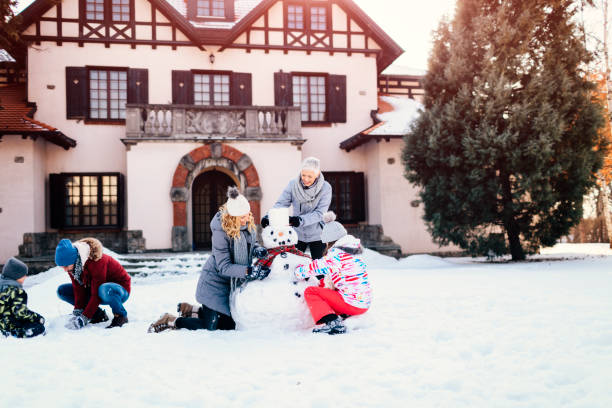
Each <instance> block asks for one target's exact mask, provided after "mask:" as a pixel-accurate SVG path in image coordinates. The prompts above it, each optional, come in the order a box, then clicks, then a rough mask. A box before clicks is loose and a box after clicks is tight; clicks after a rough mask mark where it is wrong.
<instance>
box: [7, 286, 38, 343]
mask: <svg viewBox="0 0 612 408" xmlns="http://www.w3.org/2000/svg"><path fill="white" fill-rule="evenodd" d="M27 304H28V294H27V293H26V292H25V290H23V288H22V286H21V284H20V283H19V282H17V281H15V280H12V279H0V332H2V334H4V335H5V336H14V337H34V336H38V335H39V334H41V333H44V332H45V326H44V323H45V319H44V318H43V317H42V316H41V315H39V314H38V313H36V312H33V311H31V310H30V309H28V306H27Z"/></svg>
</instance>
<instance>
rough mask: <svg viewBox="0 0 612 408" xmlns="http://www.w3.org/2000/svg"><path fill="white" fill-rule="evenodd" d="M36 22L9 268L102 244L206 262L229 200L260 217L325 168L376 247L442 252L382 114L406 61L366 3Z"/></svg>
mask: <svg viewBox="0 0 612 408" xmlns="http://www.w3.org/2000/svg"><path fill="white" fill-rule="evenodd" d="M21 18H22V21H23V31H22V33H23V38H24V39H25V40H26V42H27V44H28V45H27V49H24V50H22V51H23V52H22V54H23V56H24V58H23V62H24V63H25V72H26V81H25V82H26V83H25V84H20V83H13V84H8V85H7V84H4V85H0V106H2V108H0V120H1V122H2V123H1V126H0V138H1V141H0V166H1V167H0V169H1V171H0V208H1V210H0V225H1V227H0V263H3V262H4V261H5V260H6V259H7V258H8V257H9V256H12V255H15V254H17V253H18V252H19V254H20V255H21V256H23V257H36V256H41V255H48V254H50V253H52V251H53V249H54V247H55V245H56V243H57V242H58V240H59V238H61V237H69V238H73V239H75V238H78V237H80V236H84V235H95V236H98V237H100V238H101V239H102V241H103V242H104V244H105V246H107V247H109V248H111V249H114V250H116V251H119V252H138V251H142V250H160V251H165V250H173V251H189V250H198V249H206V248H208V247H209V246H210V230H209V225H208V224H209V222H210V218H211V216H212V215H214V213H215V212H216V210H217V208H218V207H219V205H221V204H222V203H223V202H224V201H225V197H224V195H225V191H226V188H227V186H229V185H237V186H238V187H239V188H240V190H241V191H242V192H243V193H244V194H245V195H246V197H247V198H248V199H249V200H250V203H251V207H252V209H253V212H254V215H255V217H256V218H257V219H259V217H260V216H261V215H262V214H263V213H265V211H267V209H269V208H270V207H271V206H272V205H273V204H274V202H275V201H276V199H277V198H278V196H279V195H280V193H281V191H282V189H283V188H284V187H285V185H286V184H287V183H288V181H289V180H290V179H291V178H294V177H297V175H298V172H299V166H300V162H301V161H302V159H303V158H304V157H307V156H316V157H318V158H320V159H321V162H322V167H323V171H324V176H325V177H326V179H327V180H328V181H330V183H331V184H332V187H333V191H334V195H333V202H332V207H333V209H334V210H335V211H336V212H337V214H338V216H339V219H340V221H342V222H344V223H345V224H347V225H350V226H351V231H354V232H355V233H356V234H359V235H360V236H362V238H363V239H364V242H366V244H369V245H371V246H373V247H376V248H379V249H383V250H384V249H389V248H391V249H392V250H393V251H396V252H398V253H399V251H401V252H403V253H416V252H432V251H437V250H439V248H438V246H437V245H435V244H433V243H432V241H431V237H430V235H429V234H428V232H427V231H426V228H425V226H424V224H423V221H422V220H421V213H422V209H421V208H419V207H418V202H417V201H416V198H417V195H416V190H415V189H414V188H413V187H412V186H411V185H410V184H409V183H408V182H407V181H406V180H405V178H404V177H403V168H402V164H401V160H400V150H401V146H402V141H401V132H399V133H398V134H393V132H391V133H390V132H388V131H387V132H382V133H381V132H380V129H379V130H378V132H377V128H379V127H380V126H381V123H382V122H381V119H380V117H379V116H377V115H376V114H373V113H375V112H376V110H377V109H378V107H379V100H380V101H381V103H382V104H386V103H389V101H386V102H385V101H383V100H382V99H379V96H380V95H379V94H380V91H382V92H385V90H383V88H385V87H386V88H385V89H386V91H389V83H390V82H389V81H390V79H389V77H388V76H387V77H386V78H385V77H382V76H380V74H381V72H382V71H383V70H384V69H385V68H386V67H388V66H389V65H390V64H391V63H392V62H393V61H394V60H395V59H396V58H397V57H398V56H399V55H400V54H401V53H402V52H403V50H402V49H401V48H400V47H399V46H398V45H397V44H396V43H395V42H394V41H393V40H392V39H391V38H390V37H389V36H388V35H387V34H385V32H384V31H383V30H382V29H381V28H380V27H379V26H378V25H377V24H376V23H375V22H374V21H372V19H371V18H370V17H368V15H366V14H365V13H364V12H363V11H362V10H361V9H360V8H359V7H358V6H357V5H356V4H355V3H354V2H353V1H351V0H61V1H56V0H36V1H34V3H32V4H31V5H30V6H29V7H28V8H27V9H25V10H24V11H23V12H22V13H21ZM393 79H394V78H391V83H392V86H393V84H395V86H396V88H397V89H404V90H407V91H408V95H407V96H412V97H414V95H413V94H411V92H412V91H411V89H415V88H418V87H417V86H416V85H415V82H414V81H412V82H410V78H408V79H406V78H403V80H404V84H403V85H402V78H399V79H398V80H397V81H395V82H393ZM396 79H397V78H396ZM413 79H414V78H413ZM381 81H382V82H381ZM406 81H407V82H406ZM417 84H418V78H417ZM391 105H392V104H391ZM391 109H393V107H391ZM2 112H4V113H5V115H4V116H3V113H2ZM34 118H35V119H34ZM382 231H384V235H382Z"/></svg>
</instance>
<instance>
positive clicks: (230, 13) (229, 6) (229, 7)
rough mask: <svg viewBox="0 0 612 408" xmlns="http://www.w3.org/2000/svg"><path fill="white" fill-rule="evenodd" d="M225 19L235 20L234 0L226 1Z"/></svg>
mask: <svg viewBox="0 0 612 408" xmlns="http://www.w3.org/2000/svg"><path fill="white" fill-rule="evenodd" d="M225 18H227V19H228V20H234V0H225Z"/></svg>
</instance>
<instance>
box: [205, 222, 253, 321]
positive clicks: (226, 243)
mask: <svg viewBox="0 0 612 408" xmlns="http://www.w3.org/2000/svg"><path fill="white" fill-rule="evenodd" d="M210 229H211V231H212V255H211V256H210V257H209V258H208V260H207V261H206V264H204V267H203V268H202V272H201V274H200V279H199V280H198V287H197V288H196V300H197V301H198V302H200V303H201V304H203V305H206V307H208V308H209V309H212V310H215V311H217V312H220V313H223V314H225V315H228V316H230V308H229V295H230V290H231V286H232V279H244V278H245V277H246V270H247V267H246V265H237V264H234V263H233V258H234V240H233V239H232V238H230V237H229V236H228V235H227V234H226V233H225V231H223V228H221V213H220V212H217V214H215V216H214V217H213V219H212V221H211V222H210ZM242 233H243V234H246V238H247V243H248V250H249V265H250V264H251V260H252V254H253V249H254V247H256V246H258V245H257V241H256V239H257V236H256V233H251V232H249V231H248V230H247V231H242Z"/></svg>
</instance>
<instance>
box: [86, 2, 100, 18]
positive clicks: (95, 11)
mask: <svg viewBox="0 0 612 408" xmlns="http://www.w3.org/2000/svg"><path fill="white" fill-rule="evenodd" d="M85 15H86V17H87V20H89V21H102V20H104V0H87V2H86V3H85Z"/></svg>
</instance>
